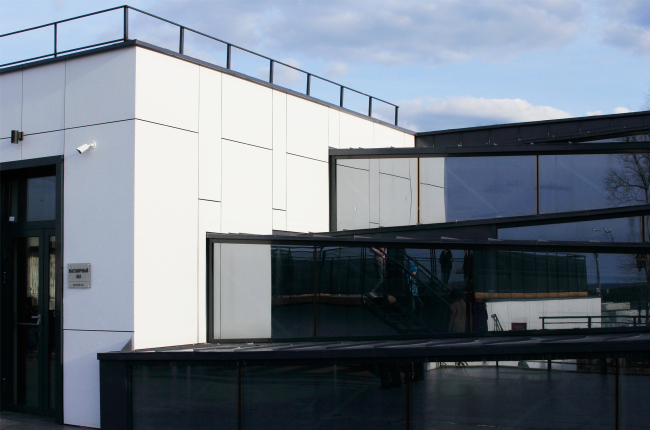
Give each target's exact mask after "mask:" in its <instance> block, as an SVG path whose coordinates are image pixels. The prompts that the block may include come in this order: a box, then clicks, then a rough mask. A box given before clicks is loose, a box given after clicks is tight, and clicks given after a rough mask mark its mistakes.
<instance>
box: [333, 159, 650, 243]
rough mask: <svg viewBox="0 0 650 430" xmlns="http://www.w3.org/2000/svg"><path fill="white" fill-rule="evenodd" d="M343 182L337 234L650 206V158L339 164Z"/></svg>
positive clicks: (339, 191) (359, 161) (356, 161)
mask: <svg viewBox="0 0 650 430" xmlns="http://www.w3.org/2000/svg"><path fill="white" fill-rule="evenodd" d="M373 166H375V167H373ZM336 184H337V185H336V187H337V188H336V198H337V205H336V208H337V209H336V211H337V229H338V230H348V229H362V228H373V227H390V226H399V225H412V224H416V223H421V224H429V223H441V222H455V221H468V220H479V219H488V218H498V217H515V216H525V215H536V214H550V213H561V212H573V211H583V210H592V209H607V208H615V207H626V206H634V205H646V204H650V153H629V154H580V155H530V156H465V157H428V158H424V157H423V158H404V159H386V158H374V159H354V160H346V159H337V183H336ZM414 204H415V206H416V207H415V208H414V207H413V205H414ZM414 214H415V215H416V216H414ZM646 227H647V226H646ZM646 231H647V228H646ZM621 239H624V238H621Z"/></svg>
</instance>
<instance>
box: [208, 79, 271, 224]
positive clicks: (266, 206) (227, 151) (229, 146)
mask: <svg viewBox="0 0 650 430" xmlns="http://www.w3.org/2000/svg"><path fill="white" fill-rule="evenodd" d="M224 78H225V76H224ZM271 152H272V151H270V150H268V149H263V148H258V147H255V146H250V145H244V144H241V143H237V142H231V141H229V140H224V141H223V142H222V159H221V162H222V168H221V169H222V172H223V178H224V180H223V182H222V191H221V193H222V204H221V231H222V232H224V233H255V234H270V233H271V232H272V231H273V215H272V208H271V206H272V202H273V200H272V194H273V187H272V178H273V174H272V164H273V160H272V154H271Z"/></svg>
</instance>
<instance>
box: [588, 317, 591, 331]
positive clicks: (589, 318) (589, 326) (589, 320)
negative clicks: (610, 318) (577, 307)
mask: <svg viewBox="0 0 650 430" xmlns="http://www.w3.org/2000/svg"><path fill="white" fill-rule="evenodd" d="M587 328H591V317H587Z"/></svg>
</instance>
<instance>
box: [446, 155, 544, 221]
mask: <svg viewBox="0 0 650 430" xmlns="http://www.w3.org/2000/svg"><path fill="white" fill-rule="evenodd" d="M535 184H536V167H535V157H528V156H526V157H450V158H447V159H446V160H445V185H444V187H445V209H446V220H447V221H463V220H473V219H482V218H497V217H508V216H519V215H534V214H535V212H536V205H537V202H536V196H535Z"/></svg>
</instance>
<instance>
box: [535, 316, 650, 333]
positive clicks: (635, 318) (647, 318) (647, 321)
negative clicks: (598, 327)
mask: <svg viewBox="0 0 650 430" xmlns="http://www.w3.org/2000/svg"><path fill="white" fill-rule="evenodd" d="M603 318H607V319H617V320H618V319H619V318H623V319H626V320H630V319H631V320H633V321H634V322H633V324H634V327H636V326H637V325H648V324H650V316H649V315H566V316H555V317H539V319H541V320H542V330H544V329H546V324H584V323H587V328H591V326H592V320H593V319H600V320H601V321H600V323H601V324H603V323H604V324H609V323H613V324H616V323H617V322H614V321H604V322H603V321H602V319H603ZM559 319H563V320H566V319H572V320H575V319H586V321H564V322H548V323H547V322H546V320H559ZM643 320H645V322H642V321H643ZM637 321H638V323H637ZM622 324H627V322H623V323H622Z"/></svg>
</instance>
